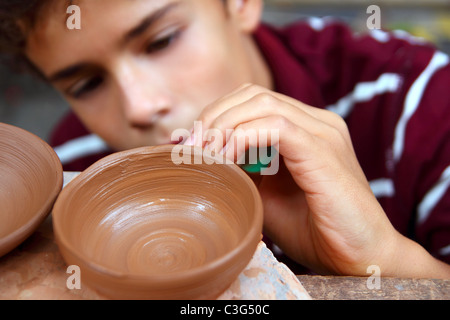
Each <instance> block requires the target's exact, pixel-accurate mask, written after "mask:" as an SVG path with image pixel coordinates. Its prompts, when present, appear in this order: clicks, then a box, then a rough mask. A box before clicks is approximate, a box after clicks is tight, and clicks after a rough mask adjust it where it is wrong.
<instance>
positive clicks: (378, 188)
mask: <svg viewBox="0 0 450 320" xmlns="http://www.w3.org/2000/svg"><path fill="white" fill-rule="evenodd" d="M370 188H371V189H372V192H373V194H374V195H375V197H377V198H381V197H392V196H394V194H395V188H394V182H393V181H392V180H391V179H386V178H382V179H377V180H373V181H370Z"/></svg>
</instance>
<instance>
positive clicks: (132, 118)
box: [117, 64, 170, 128]
mask: <svg viewBox="0 0 450 320" xmlns="http://www.w3.org/2000/svg"><path fill="white" fill-rule="evenodd" d="M117 78H118V84H119V89H120V92H121V105H122V110H123V113H124V116H125V118H126V120H127V121H128V122H129V123H130V125H131V126H132V127H135V128H147V127H150V126H153V125H154V124H155V123H157V122H158V121H159V120H160V119H161V118H163V117H164V116H165V115H166V114H167V113H168V112H169V110H170V98H169V95H168V94H167V93H166V92H167V89H165V88H164V85H163V83H162V82H161V81H159V82H158V80H157V79H154V78H155V77H154V76H151V74H150V73H149V72H144V70H143V69H142V68H139V67H137V66H133V65H132V64H128V65H124V66H122V67H121V72H120V73H118V75H117Z"/></svg>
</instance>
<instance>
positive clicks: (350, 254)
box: [197, 85, 405, 276]
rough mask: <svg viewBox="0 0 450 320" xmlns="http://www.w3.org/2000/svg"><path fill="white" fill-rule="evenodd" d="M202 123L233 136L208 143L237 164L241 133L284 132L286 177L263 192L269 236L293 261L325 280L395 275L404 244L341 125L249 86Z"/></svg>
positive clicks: (264, 185)
mask: <svg viewBox="0 0 450 320" xmlns="http://www.w3.org/2000/svg"><path fill="white" fill-rule="evenodd" d="M198 120H199V121H201V122H202V126H203V127H202V128H203V130H204V131H203V132H205V131H206V130H208V129H218V130H220V131H221V132H222V134H223V137H226V130H227V129H234V132H235V133H233V134H232V135H231V136H229V137H226V138H224V141H213V142H211V143H210V144H209V145H206V146H205V144H204V143H203V146H204V147H206V148H210V149H212V150H214V151H216V152H221V151H225V154H226V156H227V158H229V159H231V160H234V161H236V159H239V157H240V156H241V154H242V153H244V152H245V150H235V146H234V141H235V140H234V138H235V135H236V133H237V132H241V133H242V132H245V131H247V130H249V129H253V130H256V132H258V130H260V129H264V130H265V131H266V132H267V131H270V130H274V129H275V130H276V129H279V140H278V141H269V144H275V145H274V146H275V147H276V149H277V150H278V152H279V154H280V155H281V159H280V170H279V172H278V173H277V174H276V175H273V176H262V177H261V181H260V182H259V183H258V188H259V191H260V193H261V197H262V200H263V204H264V232H265V234H266V235H268V236H269V237H270V238H271V239H272V240H273V241H274V242H275V243H276V244H277V245H278V246H279V247H280V248H281V249H282V250H283V251H284V252H285V253H286V254H287V255H289V256H290V257H291V258H293V259H295V260H297V261H298V262H299V263H301V264H303V265H305V266H307V267H309V268H311V269H312V270H314V271H316V272H319V273H322V274H347V275H362V276H365V275H367V273H366V272H367V268H368V266H370V265H378V266H380V268H381V272H384V274H385V275H387V274H389V273H393V274H395V272H396V271H395V270H393V268H392V266H393V265H394V266H396V262H397V261H394V259H393V257H399V255H398V254H396V250H399V248H400V247H402V246H403V247H404V246H405V239H404V238H403V237H402V236H401V235H400V234H399V233H398V232H397V231H396V230H395V229H394V228H393V226H392V225H391V223H390V221H389V220H388V218H387V216H386V214H385V213H384V211H383V209H382V208H381V206H380V205H379V203H378V201H377V200H376V198H375V196H374V195H373V193H372V191H371V189H370V186H369V183H368V182H367V179H366V177H365V175H364V173H363V171H362V169H361V167H360V165H359V163H358V161H357V158H356V155H355V153H354V150H353V147H352V142H351V139H350V135H349V133H348V129H347V126H346V124H345V122H344V120H343V119H342V118H340V117H339V116H337V115H336V114H334V113H332V112H329V111H326V110H321V109H318V108H314V107H311V106H307V105H305V104H303V103H301V102H299V101H297V100H294V99H292V98H289V97H286V96H284V95H281V94H278V93H274V92H271V91H269V90H267V89H265V88H261V87H258V86H255V85H244V86H242V87H240V88H239V89H238V90H236V91H235V92H233V93H231V94H229V95H228V96H225V97H224V98H222V99H220V100H218V101H217V102H215V103H213V104H211V105H210V106H208V107H206V108H205V109H204V111H203V112H202V114H201V115H200V117H199V119H198ZM238 129H242V130H238ZM225 140H226V141H225ZM203 141H205V140H203ZM197 144H199V143H197ZM252 144H253V145H252ZM249 146H252V147H257V146H259V145H258V141H253V142H251V143H250V144H248V145H246V146H245V148H248V147H249ZM264 146H265V145H264ZM224 148H225V149H224ZM282 160H283V161H282ZM383 268H384V269H383Z"/></svg>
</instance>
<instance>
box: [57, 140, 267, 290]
mask: <svg viewBox="0 0 450 320" xmlns="http://www.w3.org/2000/svg"><path fill="white" fill-rule="evenodd" d="M174 148H175V147H174V146H158V147H147V148H139V149H134V150H130V151H125V152H121V153H117V154H113V155H111V156H108V157H106V158H104V159H102V160H100V161H99V162H97V163H96V164H94V165H93V166H91V167H90V168H88V169H87V170H86V171H84V172H83V173H81V174H80V175H79V176H78V177H76V178H75V179H74V180H73V181H72V182H70V183H69V184H68V185H67V186H66V187H65V188H64V189H63V191H62V192H61V194H60V196H59V198H58V199H57V201H56V203H55V207H54V210H53V226H54V232H55V239H56V241H57V244H58V246H59V248H60V251H61V253H62V255H63V257H64V259H65V260H66V262H67V263H68V264H70V265H77V266H79V267H80V270H81V281H82V282H83V283H85V284H87V285H88V286H90V287H92V288H93V289H95V290H96V291H98V292H99V293H100V294H102V295H104V296H106V297H108V298H113V299H214V298H216V297H218V296H219V295H220V294H221V293H222V292H223V291H225V290H226V289H227V288H228V287H229V286H230V285H231V283H232V282H233V281H234V280H235V279H236V278H237V276H238V275H239V273H240V272H241V271H242V270H243V269H244V268H245V267H246V265H247V264H248V263H249V262H250V260H251V258H252V255H253V253H254V251H255V249H256V247H257V244H258V242H259V241H260V240H261V232H262V220H263V212H262V203H261V199H260V196H259V193H258V190H257V188H256V186H255V185H254V184H253V182H252V180H251V179H250V178H249V177H248V176H247V175H246V174H245V172H244V171H242V170H241V169H240V168H239V167H238V166H236V165H234V164H231V165H230V164H220V163H219V161H214V158H211V157H206V156H204V155H203V154H202V149H199V148H194V147H192V148H190V147H189V149H185V150H190V151H189V152H184V153H183V158H184V160H188V161H184V163H181V164H180V163H177V161H178V160H179V159H180V158H179V157H178V156H179V155H180V153H179V152H175V153H174V150H175V149H174ZM174 154H175V155H176V159H178V160H177V161H174V158H173V155H174ZM196 159H197V160H196ZM198 159H200V160H201V161H200V162H201V164H200V163H199V161H198ZM217 159H218V158H216V159H215V160H217ZM178 162H179V161H178ZM195 163H198V164H195Z"/></svg>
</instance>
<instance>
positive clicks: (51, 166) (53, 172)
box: [0, 123, 63, 256]
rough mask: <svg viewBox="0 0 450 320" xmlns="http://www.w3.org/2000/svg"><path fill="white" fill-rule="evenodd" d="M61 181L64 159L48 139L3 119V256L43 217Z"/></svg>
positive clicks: (0, 217) (0, 135) (0, 164)
mask: <svg viewBox="0 0 450 320" xmlns="http://www.w3.org/2000/svg"><path fill="white" fill-rule="evenodd" d="M62 184H63V169H62V165H61V162H60V161H59V158H58V156H57V155H56V153H55V152H54V151H53V149H52V148H51V147H50V146H49V145H48V144H47V143H46V142H44V141H43V140H41V139H40V138H39V137H37V136H35V135H34V134H32V133H30V132H28V131H26V130H23V129H20V128H17V127H15V126H11V125H7V124H3V123H0V204H1V205H0V221H1V223H0V256H3V255H4V254H6V253H8V252H9V251H11V250H12V249H14V248H15V247H17V246H18V245H19V244H20V243H22V242H23V241H24V240H25V239H26V238H28V237H29V236H30V235H31V234H32V233H33V231H34V230H36V228H37V227H38V226H39V225H40V224H41V223H42V222H43V221H44V219H45V218H46V217H47V215H48V214H49V213H50V211H51V208H52V206H53V203H54V201H55V199H56V197H57V195H58V194H59V192H60V191H61V188H62Z"/></svg>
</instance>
